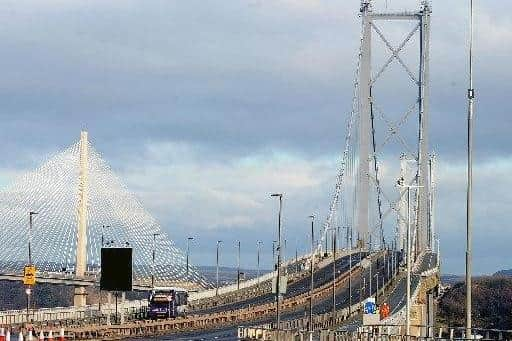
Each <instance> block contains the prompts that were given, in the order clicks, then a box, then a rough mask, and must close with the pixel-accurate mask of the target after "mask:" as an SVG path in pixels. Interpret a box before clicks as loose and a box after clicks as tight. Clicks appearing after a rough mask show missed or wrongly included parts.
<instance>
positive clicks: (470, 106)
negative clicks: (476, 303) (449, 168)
mask: <svg viewBox="0 0 512 341" xmlns="http://www.w3.org/2000/svg"><path fill="white" fill-rule="evenodd" d="M469 22H470V24H469V25H470V27H469V31H470V33H469V89H468V146H467V154H468V165H467V168H468V169H467V172H468V179H467V194H466V201H467V203H466V205H467V206H466V338H471V319H472V315H471V300H472V298H471V284H472V283H471V272H472V269H471V267H472V264H471V261H472V253H471V252H472V251H471V248H472V243H473V240H472V238H473V236H472V232H473V231H472V229H473V226H472V208H473V105H474V100H475V89H474V88H473V0H470V21H469Z"/></svg>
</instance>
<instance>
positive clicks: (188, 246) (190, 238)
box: [187, 237, 194, 278]
mask: <svg viewBox="0 0 512 341" xmlns="http://www.w3.org/2000/svg"><path fill="white" fill-rule="evenodd" d="M193 239H194V237H188V238H187V278H188V270H189V263H188V259H189V254H190V241H191V240H193Z"/></svg>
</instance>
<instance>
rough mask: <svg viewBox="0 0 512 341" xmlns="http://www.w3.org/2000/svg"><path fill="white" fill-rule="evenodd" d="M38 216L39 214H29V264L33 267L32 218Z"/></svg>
mask: <svg viewBox="0 0 512 341" xmlns="http://www.w3.org/2000/svg"><path fill="white" fill-rule="evenodd" d="M36 214H39V213H38V212H32V211H31V212H29V213H28V218H29V219H28V222H29V224H28V264H29V265H32V248H31V244H32V220H33V218H32V216H34V215H36Z"/></svg>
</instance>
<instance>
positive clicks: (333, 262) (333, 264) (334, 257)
mask: <svg viewBox="0 0 512 341" xmlns="http://www.w3.org/2000/svg"><path fill="white" fill-rule="evenodd" d="M335 323H336V229H332V325H333V327H334V324H335Z"/></svg>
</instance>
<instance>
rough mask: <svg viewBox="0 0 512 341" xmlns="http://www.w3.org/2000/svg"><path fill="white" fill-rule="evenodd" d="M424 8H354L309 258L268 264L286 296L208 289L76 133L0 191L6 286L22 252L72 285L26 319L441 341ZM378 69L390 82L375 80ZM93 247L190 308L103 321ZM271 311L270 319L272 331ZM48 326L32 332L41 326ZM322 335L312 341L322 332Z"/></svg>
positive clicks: (262, 282) (96, 326)
mask: <svg viewBox="0 0 512 341" xmlns="http://www.w3.org/2000/svg"><path fill="white" fill-rule="evenodd" d="M431 13H432V11H431V7H430V5H429V3H428V2H427V1H424V2H422V4H421V7H420V8H419V10H413V11H409V12H378V11H375V10H374V9H373V8H372V4H371V1H369V0H363V1H362V2H361V7H360V9H359V15H360V18H361V36H360V50H359V53H358V54H357V58H358V61H357V67H356V71H355V79H354V89H353V100H352V109H351V111H350V112H349V114H348V115H347V122H346V130H345V140H344V145H343V149H342V155H341V159H340V162H339V164H338V173H337V177H336V183H335V186H334V191H333V195H332V199H331V203H330V206H329V208H328V214H327V217H326V218H325V221H324V222H323V225H322V233H321V235H320V237H319V238H318V241H317V244H316V245H312V248H311V252H310V253H308V254H305V255H302V256H301V257H297V259H296V260H290V261H288V262H286V263H283V264H281V263H279V261H278V264H277V266H276V267H277V269H278V270H281V269H282V270H283V271H284V272H287V273H288V276H287V277H285V278H284V279H285V280H286V281H287V284H288V289H287V292H286V293H282V294H281V295H279V296H282V297H281V298H280V299H278V300H277V302H276V299H275V293H273V287H274V284H272V281H273V279H274V278H276V275H277V272H276V271H274V272H271V273H268V274H265V275H262V276H260V277H258V278H255V279H253V280H249V281H246V282H244V283H242V285H228V286H225V287H221V288H212V285H211V284H209V283H207V281H206V280H205V279H204V277H203V276H202V275H201V274H200V273H199V271H198V270H197V268H196V267H194V266H192V265H190V267H189V266H188V264H187V263H186V259H185V257H184V254H183V252H182V251H180V250H179V249H178V248H177V247H176V246H175V244H174V242H173V241H172V235H170V234H169V233H168V232H166V231H165V230H164V229H162V227H161V226H160V224H159V223H158V221H157V220H156V219H155V218H153V217H152V216H151V215H150V213H149V212H147V211H146V210H145V209H144V208H143V206H142V204H141V203H140V202H139V201H138V200H137V199H136V197H135V196H134V195H133V194H132V193H130V191H129V190H128V189H127V187H126V186H125V185H123V184H122V182H121V180H120V179H119V178H118V177H117V176H116V175H115V174H114V172H113V171H112V169H111V168H110V167H109V166H108V164H107V162H106V161H105V160H104V159H103V158H102V156H101V154H100V153H99V152H98V151H97V150H96V149H95V147H94V146H93V145H92V143H91V142H90V141H89V139H88V135H87V132H82V133H81V136H80V139H79V141H78V142H76V143H74V144H73V145H71V146H70V147H69V148H67V149H65V150H63V151H62V152H60V153H57V154H56V155H55V156H53V157H52V158H50V159H49V160H48V161H47V162H45V163H44V164H43V165H41V166H40V167H39V168H38V169H36V170H34V171H32V172H29V173H27V174H25V175H23V176H22V177H20V178H19V179H17V180H16V181H15V182H14V183H13V184H11V185H10V186H8V187H7V188H6V189H4V190H3V191H1V192H0V215H1V216H2V217H3V219H2V221H1V222H0V230H1V231H2V233H1V234H0V243H1V245H3V246H4V247H3V248H1V249H0V279H3V280H4V279H5V280H16V281H19V280H20V278H21V275H22V269H23V266H24V265H25V264H26V262H27V256H28V257H30V259H31V261H30V262H31V263H33V264H34V265H36V267H37V268H38V269H39V274H38V281H43V282H44V281H46V282H49V283H62V284H67V285H71V286H74V287H75V300H74V303H75V304H74V307H70V308H66V309H67V310H66V309H61V310H59V311H51V310H48V311H37V312H35V313H34V314H33V315H32V323H35V324H37V322H38V321H39V322H42V321H49V320H51V321H54V322H53V323H55V324H58V325H65V326H66V328H68V330H69V336H70V337H74V338H76V339H87V338H96V339H108V338H119V337H133V336H147V335H154V334H165V333H179V332H183V331H194V330H195V331H197V330H203V331H204V330H212V329H218V328H221V327H222V328H232V327H233V326H240V325H244V326H246V327H240V328H239V330H238V333H239V336H240V337H242V338H246V339H251V338H261V337H263V336H262V335H264V334H265V335H270V334H271V336H270V337H271V338H272V339H275V338H277V339H279V338H280V337H281V338H282V339H283V340H284V339H286V340H288V339H291V337H296V336H297V335H299V334H300V335H302V336H304V335H306V334H301V333H310V334H309V335H310V336H311V335H312V334H311V333H315V331H316V330H320V329H323V330H326V329H329V328H330V329H331V331H332V333H336V332H340V331H339V330H338V331H335V329H336V328H337V327H339V326H343V325H345V326H349V327H350V326H356V327H362V326H363V325H366V326H371V327H372V328H371V329H370V331H371V332H372V333H373V331H374V330H375V329H374V328H375V326H376V325H378V326H379V333H380V332H381V329H380V326H388V327H389V328H388V329H387V331H388V335H391V334H389V333H394V335H405V334H407V335H414V336H415V337H431V338H433V337H434V336H439V337H443V336H446V335H447V333H448V334H450V337H454V334H455V335H456V334H457V331H454V330H451V331H447V330H446V331H443V330H440V331H439V332H437V331H436V333H434V331H433V325H434V316H433V300H434V296H435V295H436V293H437V290H438V288H439V251H438V245H439V243H438V237H437V234H436V232H435V231H436V229H435V219H434V218H435V216H434V212H435V156H434V155H433V153H432V152H431V148H430V146H429V139H428V136H429V97H430V96H429V93H430V91H429V86H430V77H429V64H430V58H429V54H430V25H431V24H430V22H431V20H430V17H431ZM389 74H391V76H392V77H393V78H392V79H393V80H394V81H393V88H390V87H389V82H385V81H384V80H385V78H386V77H387V76H389ZM397 75H399V76H397ZM386 108H393V109H386ZM396 108H403V111H401V112H400V111H397V110H396ZM29 212H32V213H33V214H35V215H33V214H29ZM29 218H30V219H34V220H33V225H32V226H29ZM339 227H342V228H343V229H344V231H345V234H344V235H342V233H340V231H339ZM156 235H158V236H159V242H158V243H155V239H154V238H155V236H156ZM336 239H346V246H347V247H346V248H345V249H339V247H337V246H336ZM29 242H32V244H31V245H34V247H33V248H32V249H31V251H27V244H28V243H29ZM106 244H108V245H118V246H123V245H129V246H131V247H132V248H133V250H134V264H133V273H134V279H135V286H134V287H135V288H138V289H140V290H143V289H150V288H151V280H152V278H153V279H156V282H157V283H158V284H159V285H167V286H173V285H174V286H180V287H187V288H190V289H194V290H196V292H193V293H191V294H190V314H189V315H187V316H186V317H183V318H177V319H171V320H169V319H167V320H160V321H144V322H140V321H129V322H126V323H124V324H122V325H118V326H111V325H110V314H111V313H112V306H105V307H93V306H90V305H88V304H87V301H86V296H85V295H84V292H85V287H86V286H94V285H97V282H98V275H97V274H98V272H99V269H100V267H101V264H100V250H101V247H102V246H105V245H106ZM324 245H326V246H327V247H324ZM329 245H332V247H331V248H330V250H329ZM155 248H156V251H157V252H154V250H155ZM277 251H278V253H279V252H280V246H278V250H277ZM27 252H31V254H30V255H28V254H27ZM155 254H156V255H157V256H156V258H154V257H153V256H154V255H155ZM299 265H300V266H299ZM310 275H311V279H310V277H309V276H310ZM279 278H281V277H279ZM281 280H282V279H281ZM274 291H276V290H275V287H274ZM369 297H376V298H377V299H381V300H383V301H384V300H385V301H387V302H389V304H390V305H391V314H390V316H388V317H386V318H385V319H383V320H382V321H381V320H379V319H377V320H372V321H371V322H368V321H364V319H363V320H360V319H358V316H361V314H362V302H364V301H365V300H366V299H368V298H369ZM279 304H280V306H279ZM143 305H144V304H143V302H138V303H136V304H135V305H134V304H131V305H130V304H128V305H127V306H123V308H122V309H124V310H123V311H124V312H123V314H124V313H126V314H128V315H130V314H132V315H131V316H132V317H133V318H134V316H136V315H137V314H140V313H143V309H142V308H143ZM137 307H138V308H137ZM139 308H140V309H139ZM130 309H131V310H130ZM141 309H142V310H141ZM280 309H281V310H280ZM308 312H309V314H308ZM276 313H277V314H278V315H279V313H281V315H282V316H281V320H280V322H279V323H278V324H277V325H276V323H275V321H274V316H275V314H276ZM52 314H54V315H52ZM308 315H309V316H308ZM69 317H72V318H73V319H81V320H85V319H86V317H87V319H88V321H89V324H87V323H86V324H85V325H84V324H78V325H77V324H76V323H75V324H72V325H70V326H69V325H66V324H65V323H64V322H62V321H63V320H65V319H67V318H69ZM26 318H27V319H28V316H27V317H26ZM24 319H25V317H24V315H23V313H21V312H20V313H17V312H13V313H11V314H10V315H9V313H8V312H4V313H3V314H2V313H0V323H1V324H9V323H11V324H12V323H14V324H16V323H18V324H20V323H28V322H29V321H28V320H24ZM91 321H93V322H91ZM278 321H279V319H278ZM50 327H51V326H49V325H48V324H45V325H41V326H40V328H41V329H42V330H43V331H44V330H46V329H47V328H50ZM276 329H277V330H280V332H277V334H276ZM370 331H369V330H365V333H369V332H370ZM345 332H347V333H348V332H354V329H350V328H349V329H345ZM269 333H270V334H269ZM272 333H273V334H272ZM324 334H325V333H324ZM324 334H322V335H323V336H322V337H324V338H323V339H322V340H324V339H325V340H327V338H328V337H331V336H332V335H331V336H329V335H330V334H329V335H327V334H325V335H324ZM326 335H327V336H326ZM333 335H334V334H333ZM344 335H345V337H347V335H348V334H344ZM360 335H361V334H360ZM287 337H289V338H287ZM333 337H336V336H333ZM267 339H268V338H267ZM329 339H330V338H329ZM336 339H338V338H336Z"/></svg>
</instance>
